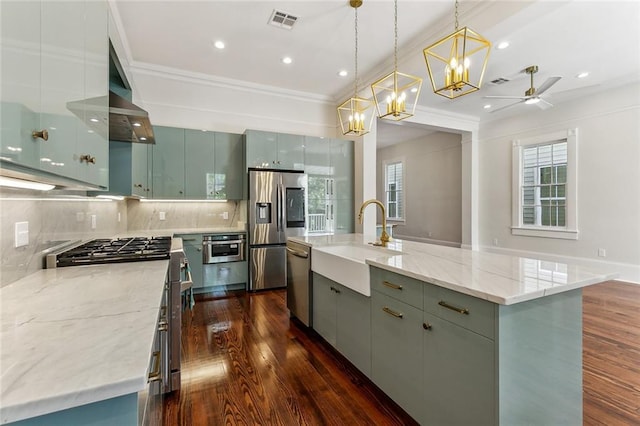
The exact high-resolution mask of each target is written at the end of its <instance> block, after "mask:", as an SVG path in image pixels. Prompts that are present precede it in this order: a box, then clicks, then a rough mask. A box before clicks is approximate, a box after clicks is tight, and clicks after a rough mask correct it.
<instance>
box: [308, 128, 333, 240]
mask: <svg viewBox="0 0 640 426" xmlns="http://www.w3.org/2000/svg"><path fill="white" fill-rule="evenodd" d="M330 158H331V142H330V139H326V138H319V137H312V136H305V137H304V171H305V173H306V174H307V176H308V181H307V196H308V211H309V222H308V224H307V232H309V233H311V234H313V233H327V232H331V222H330V221H329V219H330V217H329V213H330V207H329V204H330V202H331V201H330V197H329V193H328V191H329V181H330V179H331V159H330Z"/></svg>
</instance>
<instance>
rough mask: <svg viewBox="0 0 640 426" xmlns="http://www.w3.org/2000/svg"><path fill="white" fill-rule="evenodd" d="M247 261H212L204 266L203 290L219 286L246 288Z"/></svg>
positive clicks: (214, 288) (210, 289)
mask: <svg viewBox="0 0 640 426" xmlns="http://www.w3.org/2000/svg"><path fill="white" fill-rule="evenodd" d="M247 268H248V265H247V261H246V260H243V261H240V262H221V263H210V264H206V265H204V267H203V271H204V272H203V274H204V275H203V282H204V284H203V289H202V290H203V291H205V292H206V291H212V290H213V291H215V290H216V287H217V288H227V289H244V288H246V284H247V271H248V269H247Z"/></svg>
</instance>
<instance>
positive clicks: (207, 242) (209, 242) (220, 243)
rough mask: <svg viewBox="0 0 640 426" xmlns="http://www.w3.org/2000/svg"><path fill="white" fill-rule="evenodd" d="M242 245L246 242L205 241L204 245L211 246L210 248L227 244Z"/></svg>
mask: <svg viewBox="0 0 640 426" xmlns="http://www.w3.org/2000/svg"><path fill="white" fill-rule="evenodd" d="M242 243H244V240H226V241H205V242H203V243H202V244H203V245H209V246H224V245H227V244H242Z"/></svg>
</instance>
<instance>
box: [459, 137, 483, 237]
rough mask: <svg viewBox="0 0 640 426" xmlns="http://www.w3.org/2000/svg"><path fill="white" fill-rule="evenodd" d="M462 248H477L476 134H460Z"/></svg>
mask: <svg viewBox="0 0 640 426" xmlns="http://www.w3.org/2000/svg"><path fill="white" fill-rule="evenodd" d="M461 143H462V247H463V248H468V249H471V250H478V248H479V234H478V223H479V222H478V207H479V206H478V190H479V185H478V176H479V175H480V172H479V170H478V167H479V159H478V132H477V131H471V132H462V140H461Z"/></svg>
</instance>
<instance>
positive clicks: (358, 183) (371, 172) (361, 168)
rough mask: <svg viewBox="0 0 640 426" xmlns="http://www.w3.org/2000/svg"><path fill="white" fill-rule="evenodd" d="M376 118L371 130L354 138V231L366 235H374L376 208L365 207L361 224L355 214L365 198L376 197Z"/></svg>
mask: <svg viewBox="0 0 640 426" xmlns="http://www.w3.org/2000/svg"><path fill="white" fill-rule="evenodd" d="M376 139H377V138H376V120H373V124H372V125H371V131H370V132H369V133H367V134H366V135H364V136H362V137H359V138H356V139H355V149H354V150H355V159H354V162H355V165H354V166H355V167H354V169H355V170H354V175H355V176H354V177H355V186H354V191H355V196H354V203H355V205H354V214H355V215H356V218H355V220H356V228H355V230H356V232H357V233H362V234H366V235H374V236H375V235H376V218H377V215H376V209H377V207H376V208H374V207H367V210H366V211H365V214H364V218H363V222H362V225H360V224H359V223H358V220H357V215H358V212H359V210H360V206H361V205H362V203H363V202H364V201H366V200H369V199H371V198H376Z"/></svg>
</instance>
